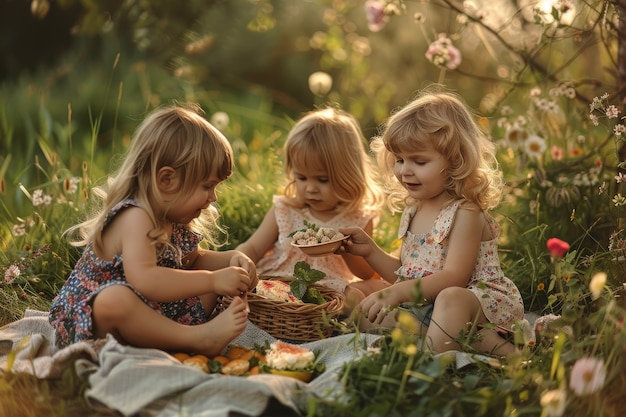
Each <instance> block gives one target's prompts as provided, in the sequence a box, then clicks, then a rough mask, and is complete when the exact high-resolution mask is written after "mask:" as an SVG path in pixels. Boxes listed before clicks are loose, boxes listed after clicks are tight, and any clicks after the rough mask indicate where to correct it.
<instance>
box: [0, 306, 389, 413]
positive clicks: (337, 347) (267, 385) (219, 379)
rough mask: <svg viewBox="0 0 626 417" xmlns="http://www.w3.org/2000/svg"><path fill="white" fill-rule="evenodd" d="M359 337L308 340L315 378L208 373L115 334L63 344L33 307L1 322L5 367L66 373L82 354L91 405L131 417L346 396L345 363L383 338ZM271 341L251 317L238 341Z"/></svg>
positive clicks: (253, 409)
mask: <svg viewBox="0 0 626 417" xmlns="http://www.w3.org/2000/svg"><path fill="white" fill-rule="evenodd" d="M355 337H357V336H356V335H355V334H347V335H342V336H338V337H333V338H328V339H322V340H319V341H315V342H309V343H304V344H302V346H303V347H307V348H309V349H312V350H313V351H316V352H319V354H320V355H321V356H320V360H321V361H322V362H324V363H325V364H326V371H325V372H324V373H322V374H321V375H319V376H318V377H317V378H315V379H314V380H313V381H311V382H310V383H308V384H307V383H304V382H301V381H299V380H296V379H293V378H288V377H283V376H277V375H269V374H261V375H252V376H249V377H236V376H225V375H217V374H207V373H204V372H202V371H200V370H197V369H194V368H191V367H188V366H186V365H183V364H181V363H180V362H178V361H177V360H176V359H175V358H173V357H172V356H171V355H169V354H168V353H166V352H164V351H161V350H158V349H144V348H135V347H132V346H125V345H121V344H120V343H118V342H117V341H116V340H115V339H114V338H113V337H111V336H109V337H108V338H107V339H106V340H99V341H88V342H79V343H76V344H73V345H70V346H69V347H66V348H63V349H61V350H57V349H56V348H55V345H54V340H53V338H54V331H53V329H52V326H50V324H49V323H48V315H47V312H41V311H32V310H28V311H26V313H25V315H24V318H23V319H21V320H18V321H16V322H13V323H10V324H8V325H6V326H4V327H1V328H0V370H2V371H7V370H9V368H10V370H11V371H12V372H26V373H30V374H33V375H35V376H37V377H38V378H44V379H47V378H59V377H60V376H61V371H62V370H63V369H64V368H65V367H66V366H68V364H70V363H71V362H72V361H74V360H75V362H74V363H75V366H76V369H77V371H78V373H79V375H81V376H82V377H84V378H88V379H89V385H90V387H89V389H88V390H87V391H86V393H85V395H86V397H87V400H88V401H89V402H90V404H92V405H93V406H94V407H97V406H102V405H104V406H105V407H107V408H109V409H113V410H116V411H118V412H119V413H121V414H122V415H124V416H135V415H139V416H150V417H169V416H172V417H173V416H180V415H193V416H198V417H228V416H230V415H232V414H233V413H235V414H236V413H239V414H243V415H249V416H260V415H261V414H262V413H263V411H264V410H265V408H266V406H267V404H268V402H269V399H270V398H272V397H274V398H276V399H277V400H278V401H279V402H280V403H282V404H283V405H284V406H286V407H289V408H291V409H293V410H294V411H302V410H306V407H307V403H308V399H309V398H310V397H311V396H313V395H318V394H323V393H336V395H341V391H342V389H341V383H340V381H339V378H338V375H339V374H340V373H341V369H342V366H343V364H344V363H346V362H348V361H352V360H355V359H356V358H357V357H358V356H359V355H362V354H363V353H364V352H365V351H366V347H367V346H369V345H371V343H372V342H373V341H374V340H376V339H377V338H378V336H374V335H361V336H359V337H360V338H361V339H362V343H354V341H355ZM266 340H267V341H269V342H270V343H271V342H273V341H275V340H276V339H275V338H274V337H272V336H271V335H269V334H268V333H266V332H264V331H263V330H261V329H259V328H258V327H256V326H255V325H254V324H252V323H251V322H248V326H247V327H246V329H245V330H244V332H243V333H242V334H241V335H240V336H239V337H238V338H236V339H235V340H234V341H233V342H232V343H233V344H238V345H241V346H248V347H253V346H254V344H255V343H257V344H261V345H262V344H264V342H265V341H266ZM357 347H358V349H357ZM0 372H1V371H0Z"/></svg>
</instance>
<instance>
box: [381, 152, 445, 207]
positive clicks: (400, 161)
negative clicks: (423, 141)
mask: <svg viewBox="0 0 626 417" xmlns="http://www.w3.org/2000/svg"><path fill="white" fill-rule="evenodd" d="M394 156H395V159H396V162H395V164H394V168H393V173H394V175H395V176H396V178H397V179H398V181H400V184H402V186H403V187H404V188H405V189H406V190H407V191H408V192H409V195H410V196H411V197H412V198H414V199H416V200H421V201H424V200H429V199H432V198H435V197H437V196H439V195H441V194H442V193H443V192H444V191H445V189H446V187H445V182H446V180H447V175H446V173H445V170H446V168H447V167H448V162H447V160H446V159H445V158H444V157H443V155H441V154H440V153H439V152H437V151H435V150H434V149H432V148H428V149H426V150H423V151H419V152H414V151H413V152H411V151H408V152H399V153H394Z"/></svg>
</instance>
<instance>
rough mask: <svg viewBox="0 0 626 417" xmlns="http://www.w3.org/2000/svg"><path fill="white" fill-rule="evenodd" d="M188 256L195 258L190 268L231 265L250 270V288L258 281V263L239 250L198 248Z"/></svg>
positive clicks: (213, 268) (215, 267)
mask: <svg viewBox="0 0 626 417" xmlns="http://www.w3.org/2000/svg"><path fill="white" fill-rule="evenodd" d="M190 257H191V258H190ZM187 258H190V259H193V262H192V263H190V265H189V267H188V268H189V269H204V270H207V271H215V270H219V269H224V268H227V267H229V266H238V267H241V268H243V269H245V270H246V271H248V276H249V277H250V285H249V286H248V289H249V290H251V289H253V288H255V287H256V284H257V281H258V279H257V273H256V265H255V264H254V262H253V261H252V259H250V258H249V257H248V256H247V255H246V254H244V253H242V252H240V251H238V250H229V251H219V252H218V251H211V250H206V249H200V248H198V249H196V250H195V251H194V252H193V253H191V254H190V255H189V256H188V257H187Z"/></svg>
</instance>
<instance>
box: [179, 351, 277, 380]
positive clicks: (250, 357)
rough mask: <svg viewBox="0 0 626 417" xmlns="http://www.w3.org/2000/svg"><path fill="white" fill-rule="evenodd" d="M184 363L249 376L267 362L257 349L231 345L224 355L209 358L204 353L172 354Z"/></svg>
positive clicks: (234, 374)
mask: <svg viewBox="0 0 626 417" xmlns="http://www.w3.org/2000/svg"><path fill="white" fill-rule="evenodd" d="M172 356H174V357H175V358H176V359H178V360H179V361H180V362H181V363H183V364H184V365H187V366H189V367H192V368H195V369H199V370H202V371H204V372H207V373H214V374H223V375H233V376H248V375H255V374H258V373H259V364H260V363H263V362H265V355H264V354H263V353H262V352H260V351H259V350H257V349H252V348H248V347H245V346H239V345H231V346H230V347H229V348H228V351H227V352H226V353H225V354H224V355H217V356H215V357H213V358H208V357H206V356H204V355H201V354H198V355H189V354H187V353H181V352H178V353H174V354H172Z"/></svg>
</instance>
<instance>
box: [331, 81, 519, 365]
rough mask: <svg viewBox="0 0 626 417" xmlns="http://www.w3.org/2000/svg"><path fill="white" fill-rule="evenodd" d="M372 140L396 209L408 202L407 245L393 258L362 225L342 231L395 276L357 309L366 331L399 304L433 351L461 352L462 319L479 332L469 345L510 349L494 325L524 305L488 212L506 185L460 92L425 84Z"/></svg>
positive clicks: (351, 247)
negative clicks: (502, 260)
mask: <svg viewBox="0 0 626 417" xmlns="http://www.w3.org/2000/svg"><path fill="white" fill-rule="evenodd" d="M372 145H373V147H374V149H375V150H376V151H377V153H378V160H379V164H380V166H381V169H382V170H383V172H384V174H385V178H386V179H387V184H388V185H389V186H390V188H391V194H390V204H391V206H392V208H393V209H395V210H398V209H399V208H400V207H404V210H403V214H402V218H401V221H400V229H399V233H398V237H399V238H401V239H403V242H402V248H401V254H400V257H399V258H398V257H396V256H393V255H391V254H388V253H386V252H385V251H383V250H382V249H381V248H380V247H378V246H377V245H376V243H375V242H374V241H373V240H372V239H371V238H370V237H369V235H368V234H367V233H363V232H362V231H361V230H359V229H358V228H346V229H342V230H341V232H343V233H344V234H349V235H351V236H350V239H349V240H348V242H347V243H346V250H347V251H348V252H349V253H352V254H354V255H360V256H362V257H363V258H364V259H365V260H366V261H367V262H368V264H369V265H371V266H372V268H373V269H374V270H376V271H377V272H378V273H379V274H380V275H381V276H382V277H383V278H384V279H385V280H387V281H388V282H390V283H393V285H391V286H390V287H388V288H385V289H382V290H380V291H378V292H375V293H373V294H370V295H369V296H367V297H366V298H365V299H364V300H363V301H362V302H361V304H360V305H359V306H358V307H357V309H358V311H359V313H360V314H361V317H360V318H359V317H356V318H357V319H360V324H361V326H362V328H363V329H369V328H371V327H372V326H375V325H378V326H385V327H393V326H394V325H395V321H396V314H395V313H392V314H390V313H391V312H392V311H395V310H396V309H397V308H398V307H400V308H404V309H405V310H409V311H410V312H412V313H414V314H415V315H416V316H417V317H418V319H419V320H420V321H421V324H422V328H421V333H422V334H423V335H424V336H425V339H424V340H425V343H426V346H427V348H429V349H432V350H434V351H436V352H442V351H447V350H455V349H459V348H460V347H461V346H460V344H459V342H458V341H459V338H460V337H461V336H462V334H463V332H464V331H466V330H469V329H468V327H467V326H468V323H474V324H475V325H476V326H477V328H479V329H480V330H479V332H478V336H477V337H476V338H475V339H474V341H473V344H472V346H473V347H474V348H475V349H477V350H479V351H482V352H489V353H493V354H497V355H506V354H508V353H511V352H513V351H514V346H513V345H512V344H511V343H510V342H508V341H507V340H505V339H504V338H503V337H501V335H500V333H499V332H498V331H497V330H498V326H499V327H500V328H504V329H511V326H512V325H513V324H514V323H515V322H516V321H518V320H521V319H523V315H524V305H523V301H522V297H521V295H520V292H519V290H518V289H517V287H516V286H515V284H514V283H513V282H512V281H511V280H510V279H508V278H506V277H505V276H504V274H503V272H502V269H501V266H500V262H499V257H498V247H497V246H498V243H497V242H498V236H499V232H500V230H499V227H498V225H497V223H496V222H495V220H494V219H493V218H492V217H491V216H490V215H489V214H488V210H490V209H493V208H494V207H496V206H497V205H498V204H499V203H500V198H501V193H502V189H503V180H502V175H501V172H500V170H499V166H498V163H497V161H496V158H495V148H494V146H493V143H492V142H491V141H490V140H489V139H488V138H487V137H486V136H485V134H484V133H483V132H482V131H481V129H480V128H479V126H478V125H477V124H476V122H475V120H474V118H473V115H472V114H471V112H470V111H469V109H468V107H467V106H466V104H465V103H464V102H463V101H462V100H461V99H460V98H459V97H458V96H457V95H455V94H452V93H450V92H445V91H441V90H436V89H428V90H426V91H424V92H423V93H422V94H420V95H419V96H418V97H417V98H416V99H415V100H413V101H412V102H410V103H409V104H408V105H406V106H405V107H404V108H402V109H401V110H399V111H398V112H397V113H395V114H393V115H392V116H391V117H390V118H389V119H388V121H387V122H386V125H385V129H384V133H383V135H382V137H379V138H376V139H375V141H374V142H373V144H372ZM416 279H417V280H419V287H420V289H421V297H422V298H420V299H419V300H416V299H415V298H416V293H417V291H416V282H415V280H416Z"/></svg>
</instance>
